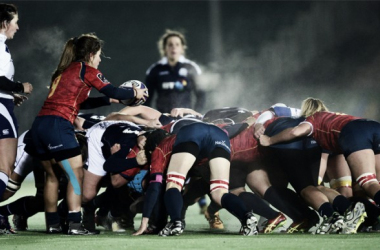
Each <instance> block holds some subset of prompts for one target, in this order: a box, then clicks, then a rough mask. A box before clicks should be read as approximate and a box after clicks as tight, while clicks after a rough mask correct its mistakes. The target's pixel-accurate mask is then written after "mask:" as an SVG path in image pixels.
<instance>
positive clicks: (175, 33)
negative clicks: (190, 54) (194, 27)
mask: <svg viewBox="0 0 380 250" xmlns="http://www.w3.org/2000/svg"><path fill="white" fill-rule="evenodd" d="M173 36H174V37H178V38H179V39H180V40H181V43H182V45H183V50H184V51H185V50H186V49H187V45H186V38H185V36H184V35H183V34H182V33H181V32H179V31H175V30H169V29H167V30H165V33H164V34H163V35H162V36H161V37H160V40H158V43H157V45H158V51H159V52H160V55H161V56H162V57H164V56H165V46H166V44H167V42H168V39H169V38H170V37H173Z"/></svg>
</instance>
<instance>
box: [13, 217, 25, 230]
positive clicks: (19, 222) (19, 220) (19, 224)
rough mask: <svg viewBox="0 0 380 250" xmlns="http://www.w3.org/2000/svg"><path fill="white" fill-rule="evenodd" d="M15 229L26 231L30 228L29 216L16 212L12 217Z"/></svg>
mask: <svg viewBox="0 0 380 250" xmlns="http://www.w3.org/2000/svg"><path fill="white" fill-rule="evenodd" d="M12 222H13V226H14V229H15V230H17V231H26V230H27V229H28V217H26V216H24V215H18V214H14V215H13V218H12Z"/></svg>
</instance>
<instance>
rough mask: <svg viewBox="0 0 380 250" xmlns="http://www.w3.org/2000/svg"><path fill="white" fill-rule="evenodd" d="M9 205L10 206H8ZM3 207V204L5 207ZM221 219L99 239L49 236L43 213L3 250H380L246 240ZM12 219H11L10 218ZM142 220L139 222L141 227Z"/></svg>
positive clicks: (357, 244)
mask: <svg viewBox="0 0 380 250" xmlns="http://www.w3.org/2000/svg"><path fill="white" fill-rule="evenodd" d="M32 194H34V188H33V184H32V183H25V184H24V185H23V187H22V188H21V190H20V192H19V193H18V194H17V196H16V197H14V198H12V200H14V199H16V198H17V197H20V196H24V195H32ZM5 203H7V202H5ZM1 205H3V204H1ZM221 217H222V219H223V221H224V224H225V227H226V229H225V230H223V231H219V232H215V231H210V230H208V224H207V222H206V220H205V219H204V217H203V216H202V215H200V214H199V209H198V207H197V206H193V207H191V208H190V209H189V211H188V214H187V217H186V223H187V226H186V230H185V232H184V233H183V234H182V235H181V236H175V237H166V238H164V237H159V236H146V235H144V236H132V235H131V234H132V231H127V232H126V233H118V234H115V233H112V232H109V231H105V230H103V228H101V227H100V228H98V229H100V230H101V233H100V235H96V236H67V235H47V234H45V233H44V227H45V222H44V216H43V213H39V214H37V215H35V216H34V217H32V218H30V219H29V220H28V223H29V230H28V231H26V232H19V233H18V234H17V235H2V236H0V250H8V249H20V250H24V249H26V250H28V249H33V250H43V249H48V250H61V249H62V250H71V249H75V250H82V249H107V250H116V249H211V250H221V249H229V250H235V249H260V250H261V249H279V250H281V249H329V250H335V249H357V250H359V249H380V233H359V234H356V235H311V234H296V235H295V234H293V235H287V234H270V235H259V236H253V237H243V236H240V235H238V234H237V232H238V230H239V222H238V221H237V219H235V218H234V217H232V216H231V215H229V214H228V213H227V212H226V211H225V210H222V211H221ZM10 219H11V217H10ZM140 219H141V216H140V215H138V216H137V217H136V219H135V228H136V229H137V228H138V226H139V221H140Z"/></svg>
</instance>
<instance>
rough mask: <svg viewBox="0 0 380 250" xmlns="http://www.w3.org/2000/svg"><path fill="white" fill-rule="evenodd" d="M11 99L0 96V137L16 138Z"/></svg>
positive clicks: (15, 124)
mask: <svg viewBox="0 0 380 250" xmlns="http://www.w3.org/2000/svg"><path fill="white" fill-rule="evenodd" d="M13 109H14V103H13V100H12V99H5V98H0V139H6V138H17V137H18V133H17V131H18V123H17V119H16V116H15V114H14V112H13Z"/></svg>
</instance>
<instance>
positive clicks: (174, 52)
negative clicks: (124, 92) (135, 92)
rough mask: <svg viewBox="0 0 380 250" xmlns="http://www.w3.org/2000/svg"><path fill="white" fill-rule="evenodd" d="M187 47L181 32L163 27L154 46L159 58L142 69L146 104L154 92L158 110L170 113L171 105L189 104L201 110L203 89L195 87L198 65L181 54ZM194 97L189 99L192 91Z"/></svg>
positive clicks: (186, 106) (149, 101) (199, 70)
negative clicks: (146, 68) (146, 90)
mask: <svg viewBox="0 0 380 250" xmlns="http://www.w3.org/2000/svg"><path fill="white" fill-rule="evenodd" d="M186 49H187V45H186V39H185V36H184V35H183V34H182V33H180V32H178V31H174V30H166V32H165V33H164V34H163V35H162V36H161V38H160V39H159V41H158V50H159V52H160V54H161V56H162V59H161V60H160V61H158V62H156V63H155V64H153V65H152V66H150V67H149V69H148V70H147V72H146V79H145V84H146V86H147V87H148V89H149V93H150V99H148V101H147V102H146V105H147V106H154V105H152V100H153V96H155V95H156V94H157V98H156V103H155V106H156V109H157V110H158V111H160V112H162V113H170V111H171V110H172V109H173V108H177V107H183V108H193V107H192V103H193V102H194V103H196V105H195V108H193V109H194V110H198V111H202V108H203V106H204V102H205V93H204V92H203V91H201V90H200V89H199V88H198V85H197V84H198V82H197V80H198V79H197V78H198V76H199V75H200V74H201V69H200V68H199V66H198V65H197V64H196V63H194V62H193V61H190V60H189V59H187V58H186V57H185V50H186ZM193 93H194V94H195V96H196V100H193V98H192V94H193Z"/></svg>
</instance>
